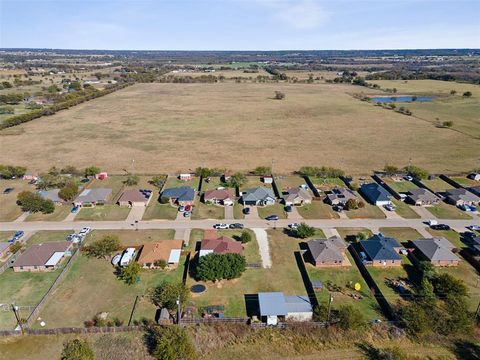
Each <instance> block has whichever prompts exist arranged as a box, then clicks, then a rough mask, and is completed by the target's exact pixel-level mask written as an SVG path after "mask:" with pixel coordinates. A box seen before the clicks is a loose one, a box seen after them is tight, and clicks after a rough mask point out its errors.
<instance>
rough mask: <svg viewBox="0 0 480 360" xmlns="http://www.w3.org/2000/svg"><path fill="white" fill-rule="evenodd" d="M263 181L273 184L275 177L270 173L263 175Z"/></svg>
mask: <svg viewBox="0 0 480 360" xmlns="http://www.w3.org/2000/svg"><path fill="white" fill-rule="evenodd" d="M262 181H263V183H264V184H273V177H272V176H270V175H267V176H263V177H262Z"/></svg>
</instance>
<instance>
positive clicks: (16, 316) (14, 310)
mask: <svg viewBox="0 0 480 360" xmlns="http://www.w3.org/2000/svg"><path fill="white" fill-rule="evenodd" d="M12 310H13V313H14V314H15V318H16V319H17V324H18V326H20V330H21V332H22V335H23V326H22V322H21V321H20V316H19V315H18V306H16V305H15V304H12Z"/></svg>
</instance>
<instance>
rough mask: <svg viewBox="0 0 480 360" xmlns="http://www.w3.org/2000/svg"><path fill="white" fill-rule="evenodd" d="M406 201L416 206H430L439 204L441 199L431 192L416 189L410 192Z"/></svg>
mask: <svg viewBox="0 0 480 360" xmlns="http://www.w3.org/2000/svg"><path fill="white" fill-rule="evenodd" d="M406 201H407V202H408V203H410V204H412V205H416V206H428V205H436V204H438V203H439V202H440V199H439V198H438V196H437V195H435V194H434V193H432V192H431V191H430V190H427V189H424V188H416V189H411V190H409V191H408V193H407V198H406Z"/></svg>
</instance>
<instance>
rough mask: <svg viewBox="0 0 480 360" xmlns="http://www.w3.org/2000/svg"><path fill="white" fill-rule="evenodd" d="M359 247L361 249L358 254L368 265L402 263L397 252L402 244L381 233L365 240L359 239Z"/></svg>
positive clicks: (394, 264)
mask: <svg viewBox="0 0 480 360" xmlns="http://www.w3.org/2000/svg"><path fill="white" fill-rule="evenodd" d="M360 247H361V249H362V251H361V253H360V256H361V257H362V258H363V259H364V261H365V262H366V264H368V265H373V266H401V265H402V258H401V256H400V255H399V252H400V250H401V249H403V246H402V245H401V244H400V243H399V242H398V241H397V240H396V239H394V238H391V237H385V236H383V235H382V234H378V235H374V236H372V237H370V238H369V239H367V240H362V241H360Z"/></svg>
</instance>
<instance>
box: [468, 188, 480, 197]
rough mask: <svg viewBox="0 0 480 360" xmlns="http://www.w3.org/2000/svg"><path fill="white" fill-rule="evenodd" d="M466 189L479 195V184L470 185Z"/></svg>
mask: <svg viewBox="0 0 480 360" xmlns="http://www.w3.org/2000/svg"><path fill="white" fill-rule="evenodd" d="M467 189H468V191H470V192H472V193H474V194H475V195H477V196H480V186H471V187H469V188H467Z"/></svg>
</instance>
